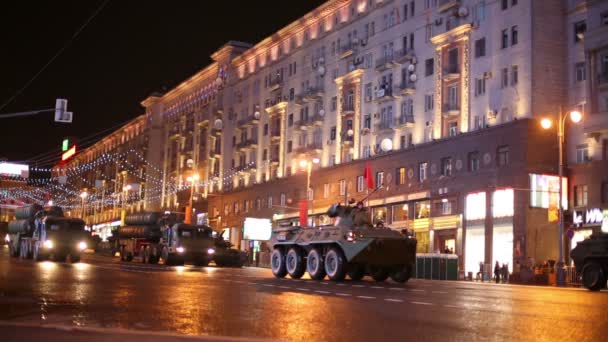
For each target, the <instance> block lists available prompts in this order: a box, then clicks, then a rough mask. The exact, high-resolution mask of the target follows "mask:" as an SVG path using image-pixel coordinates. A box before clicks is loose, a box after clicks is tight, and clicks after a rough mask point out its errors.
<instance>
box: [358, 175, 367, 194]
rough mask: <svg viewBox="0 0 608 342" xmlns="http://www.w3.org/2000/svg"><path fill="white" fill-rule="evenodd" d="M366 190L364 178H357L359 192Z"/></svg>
mask: <svg viewBox="0 0 608 342" xmlns="http://www.w3.org/2000/svg"><path fill="white" fill-rule="evenodd" d="M363 190H365V179H364V178H363V176H357V192H362V191H363Z"/></svg>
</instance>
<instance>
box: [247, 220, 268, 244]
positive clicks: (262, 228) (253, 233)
mask: <svg viewBox="0 0 608 342" xmlns="http://www.w3.org/2000/svg"><path fill="white" fill-rule="evenodd" d="M271 234H272V224H271V223H270V220H269V219H260V218H253V217H247V218H245V225H244V228H243V239H244V240H262V241H266V240H270V235H271Z"/></svg>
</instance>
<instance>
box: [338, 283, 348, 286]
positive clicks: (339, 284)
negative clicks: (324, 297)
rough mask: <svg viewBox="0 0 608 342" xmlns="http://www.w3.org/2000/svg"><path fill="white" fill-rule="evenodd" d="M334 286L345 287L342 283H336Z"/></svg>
mask: <svg viewBox="0 0 608 342" xmlns="http://www.w3.org/2000/svg"><path fill="white" fill-rule="evenodd" d="M336 285H338V286H346V284H343V283H337V284H336Z"/></svg>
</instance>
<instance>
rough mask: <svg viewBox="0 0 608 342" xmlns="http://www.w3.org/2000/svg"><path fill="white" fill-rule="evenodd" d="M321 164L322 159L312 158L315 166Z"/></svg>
mask: <svg viewBox="0 0 608 342" xmlns="http://www.w3.org/2000/svg"><path fill="white" fill-rule="evenodd" d="M320 162H321V159H319V158H312V163H313V164H319V163H320Z"/></svg>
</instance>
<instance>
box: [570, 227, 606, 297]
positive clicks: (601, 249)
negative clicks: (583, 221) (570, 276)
mask: <svg viewBox="0 0 608 342" xmlns="http://www.w3.org/2000/svg"><path fill="white" fill-rule="evenodd" d="M570 257H571V258H572V260H573V261H574V266H575V267H576V269H577V270H580V273H581V276H582V281H583V286H584V287H586V288H587V289H589V290H591V291H599V290H601V289H603V288H605V287H606V280H607V278H608V234H607V233H599V234H593V235H591V237H589V238H588V239H585V240H583V241H581V242H579V243H577V244H576V247H574V249H573V250H572V251H571V252H570Z"/></svg>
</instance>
